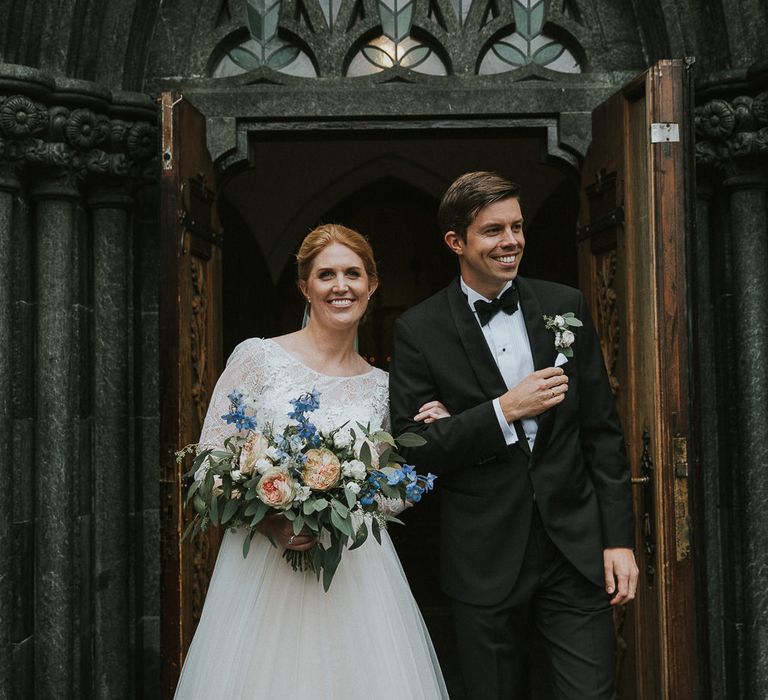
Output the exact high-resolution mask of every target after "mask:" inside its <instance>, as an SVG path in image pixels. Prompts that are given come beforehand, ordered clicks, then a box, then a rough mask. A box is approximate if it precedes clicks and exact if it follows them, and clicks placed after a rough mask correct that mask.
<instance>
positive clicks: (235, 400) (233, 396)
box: [222, 389, 256, 430]
mask: <svg viewBox="0 0 768 700" xmlns="http://www.w3.org/2000/svg"><path fill="white" fill-rule="evenodd" d="M227 398H228V399H229V403H230V407H229V413H225V414H224V415H223V416H222V419H223V420H224V421H226V423H227V424H229V425H231V424H232V423H234V424H235V427H236V428H237V429H238V430H256V418H255V417H254V416H249V415H246V413H245V411H246V405H245V402H244V401H243V392H242V391H240V390H239V389H235V390H234V391H232V392H231V393H230V394H229V396H227Z"/></svg>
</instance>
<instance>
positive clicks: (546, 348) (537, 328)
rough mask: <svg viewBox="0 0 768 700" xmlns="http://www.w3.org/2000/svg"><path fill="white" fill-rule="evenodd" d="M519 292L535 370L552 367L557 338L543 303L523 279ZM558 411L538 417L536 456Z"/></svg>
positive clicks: (520, 281) (520, 282) (553, 409)
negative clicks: (550, 327) (545, 322)
mask: <svg viewBox="0 0 768 700" xmlns="http://www.w3.org/2000/svg"><path fill="white" fill-rule="evenodd" d="M517 290H518V294H519V295H520V307H521V308H522V310H523V317H524V318H525V330H526V332H527V333H528V342H529V343H530V345H531V354H532V355H533V366H534V369H536V370H540V369H544V368H545V367H552V366H554V364H555V358H556V357H557V351H556V350H555V338H554V336H553V335H552V331H549V330H547V328H546V326H545V325H544V311H543V310H542V308H541V303H540V302H539V299H538V298H537V297H536V295H535V294H534V292H533V289H531V285H530V284H529V283H528V282H527V281H526V280H525V279H524V278H522V277H518V278H517ZM556 411H557V407H556V406H555V407H554V408H550V409H548V410H546V411H544V413H541V414H540V415H539V416H538V422H539V428H538V431H537V433H536V442H535V443H534V445H533V454H534V456H535V455H536V453H537V452H538V451H539V450H540V449H541V447H542V446H543V445H545V444H546V443H547V440H548V439H549V434H550V433H551V432H552V424H553V423H554V420H555V413H556Z"/></svg>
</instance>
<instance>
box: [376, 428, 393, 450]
mask: <svg viewBox="0 0 768 700" xmlns="http://www.w3.org/2000/svg"><path fill="white" fill-rule="evenodd" d="M371 440H373V442H386V443H387V444H388V445H392V447H394V446H395V439H394V438H393V437H392V436H391V435H390V434H389V433H388V432H387V431H386V430H379V431H378V432H376V433H374V434H373V435H371Z"/></svg>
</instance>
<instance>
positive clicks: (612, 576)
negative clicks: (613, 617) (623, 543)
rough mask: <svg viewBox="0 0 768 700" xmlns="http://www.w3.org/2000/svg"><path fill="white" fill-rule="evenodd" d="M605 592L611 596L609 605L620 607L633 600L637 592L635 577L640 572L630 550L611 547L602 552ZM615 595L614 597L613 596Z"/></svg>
mask: <svg viewBox="0 0 768 700" xmlns="http://www.w3.org/2000/svg"><path fill="white" fill-rule="evenodd" d="M603 570H604V572H605V591H606V593H608V594H609V595H613V598H612V599H611V605H622V604H624V603H628V602H629V601H630V600H634V598H635V592H636V591H637V575H638V573H639V572H640V570H639V569H638V568H637V563H636V562H635V553H634V552H633V551H632V550H631V549H626V548H623V547H612V548H611V549H604V550H603ZM614 594H615V595H614Z"/></svg>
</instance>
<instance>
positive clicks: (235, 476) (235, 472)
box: [229, 469, 243, 481]
mask: <svg viewBox="0 0 768 700" xmlns="http://www.w3.org/2000/svg"><path fill="white" fill-rule="evenodd" d="M229 475H230V476H231V477H232V481H240V479H242V478H243V473H242V472H241V471H240V470H239V469H233V470H232V471H231V472H230V473H229Z"/></svg>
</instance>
